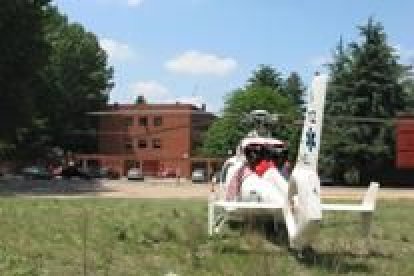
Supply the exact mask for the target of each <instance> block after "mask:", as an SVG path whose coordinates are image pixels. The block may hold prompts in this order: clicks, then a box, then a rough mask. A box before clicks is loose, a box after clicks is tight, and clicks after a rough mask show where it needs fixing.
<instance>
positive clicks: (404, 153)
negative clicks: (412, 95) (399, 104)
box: [396, 113, 414, 169]
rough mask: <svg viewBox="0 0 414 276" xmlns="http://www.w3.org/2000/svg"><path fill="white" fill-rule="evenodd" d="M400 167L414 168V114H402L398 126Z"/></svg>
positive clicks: (398, 166)
mask: <svg viewBox="0 0 414 276" xmlns="http://www.w3.org/2000/svg"><path fill="white" fill-rule="evenodd" d="M396 133H397V139H396V140H397V145H396V147H397V150H396V153H397V156H396V157H397V158H396V165H397V168H399V169H414V114H413V113H411V114H400V115H399V116H398V120H397V126H396Z"/></svg>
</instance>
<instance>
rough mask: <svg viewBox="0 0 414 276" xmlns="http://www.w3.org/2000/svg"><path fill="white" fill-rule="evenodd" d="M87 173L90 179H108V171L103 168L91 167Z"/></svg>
mask: <svg viewBox="0 0 414 276" xmlns="http://www.w3.org/2000/svg"><path fill="white" fill-rule="evenodd" d="M87 173H88V175H89V176H90V177H91V178H108V173H109V169H108V168H105V167H91V168H89V169H88V172H87Z"/></svg>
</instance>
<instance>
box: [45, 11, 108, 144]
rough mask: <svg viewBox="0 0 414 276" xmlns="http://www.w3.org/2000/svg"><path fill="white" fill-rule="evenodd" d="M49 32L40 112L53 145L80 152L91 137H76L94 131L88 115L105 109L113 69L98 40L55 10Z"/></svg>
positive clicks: (48, 27)
mask: <svg viewBox="0 0 414 276" xmlns="http://www.w3.org/2000/svg"><path fill="white" fill-rule="evenodd" d="M46 28H47V30H48V33H47V41H48V43H49V45H51V54H50V55H49V62H48V64H47V66H46V68H45V70H43V71H42V72H41V76H42V80H43V81H44V83H43V89H42V90H41V91H39V93H38V97H37V106H38V112H39V115H40V116H41V117H42V118H46V119H47V127H48V131H49V134H50V136H51V144H52V145H56V146H60V147H62V148H64V149H70V150H81V149H82V148H84V147H85V146H87V145H85V144H87V143H88V141H89V140H88V137H87V136H77V135H73V133H75V134H78V133H82V131H86V130H88V129H89V128H91V127H93V125H92V124H91V122H90V120H86V119H87V117H86V114H87V112H89V111H95V110H99V109H102V108H103V107H104V106H105V105H106V103H107V101H108V91H109V90H110V89H111V88H112V82H111V79H112V73H113V72H112V68H110V67H108V66H107V56H106V53H105V52H104V50H102V49H101V48H100V46H99V43H98V40H97V38H96V36H95V35H94V34H93V33H90V32H87V31H86V30H85V29H84V28H83V27H82V26H81V25H80V24H78V23H68V20H67V18H66V17H65V16H62V15H61V14H59V12H58V11H57V10H56V9H54V8H51V9H50V10H49V21H48V24H47V26H46ZM81 142H83V143H81ZM89 142H93V141H89Z"/></svg>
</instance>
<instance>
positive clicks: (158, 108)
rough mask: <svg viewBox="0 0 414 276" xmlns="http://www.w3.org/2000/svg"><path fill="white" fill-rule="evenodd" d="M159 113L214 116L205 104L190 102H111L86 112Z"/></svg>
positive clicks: (100, 114)
mask: <svg viewBox="0 0 414 276" xmlns="http://www.w3.org/2000/svg"><path fill="white" fill-rule="evenodd" d="M160 113H174V114H176V113H191V114H206V115H211V116H214V114H213V113H211V112H208V111H206V110H205V105H203V106H202V107H201V108H199V107H197V106H195V105H192V104H182V103H174V104H167V103H165V104H146V103H145V104H111V105H108V107H107V108H106V109H105V110H100V111H93V112H88V115H92V116H102V115H133V114H160Z"/></svg>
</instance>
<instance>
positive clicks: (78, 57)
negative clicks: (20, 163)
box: [0, 0, 113, 159]
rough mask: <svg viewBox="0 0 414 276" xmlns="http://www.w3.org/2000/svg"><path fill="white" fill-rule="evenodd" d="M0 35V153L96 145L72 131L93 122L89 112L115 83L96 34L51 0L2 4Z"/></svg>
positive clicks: (34, 152) (27, 154)
mask: <svg viewBox="0 0 414 276" xmlns="http://www.w3.org/2000/svg"><path fill="white" fill-rule="evenodd" d="M0 33H1V34H2V39H1V41H0V51H1V53H2V55H1V56H0V87H2V89H1V91H0V118H2V123H1V125H0V157H1V156H3V157H4V156H5V153H6V152H7V155H8V156H10V154H9V152H10V151H14V155H15V157H16V158H19V159H21V158H27V159H31V158H33V157H34V156H37V157H41V153H44V152H45V150H46V149H47V148H50V147H53V146H59V147H61V148H64V149H67V150H68V149H70V150H80V149H84V148H87V147H91V145H93V144H94V143H93V140H92V139H89V138H90V137H79V135H77V136H76V135H73V133H78V134H79V133H82V130H86V129H89V128H91V127H92V123H91V122H89V121H88V120H85V118H86V113H87V112H88V111H94V110H97V109H101V108H102V107H104V106H105V105H106V103H107V101H108V92H109V90H110V89H111V88H112V86H113V84H112V82H111V80H112V74H113V72H112V68H110V67H108V65H107V56H106V53H105V52H104V50H102V49H101V48H100V46H99V44H98V40H97V38H96V36H95V35H94V34H92V33H90V32H88V31H86V30H85V29H84V28H83V27H82V26H81V25H80V24H78V23H69V22H68V20H67V18H66V17H65V16H63V15H61V14H60V13H59V12H58V10H57V9H56V8H55V7H53V6H52V5H51V4H49V1H47V0H43V1H42V0H33V1H31V0H19V1H5V3H2V5H1V7H0ZM17 34H18V35H17Z"/></svg>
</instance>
